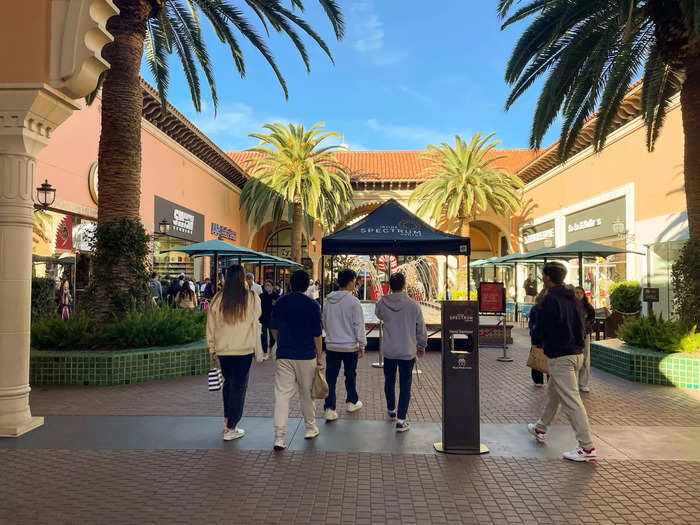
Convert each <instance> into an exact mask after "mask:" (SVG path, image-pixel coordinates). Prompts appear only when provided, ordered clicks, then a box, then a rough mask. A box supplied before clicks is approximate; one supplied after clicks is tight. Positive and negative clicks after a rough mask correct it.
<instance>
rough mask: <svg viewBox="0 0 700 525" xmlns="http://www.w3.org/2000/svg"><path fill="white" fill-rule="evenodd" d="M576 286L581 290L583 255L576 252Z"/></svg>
mask: <svg viewBox="0 0 700 525" xmlns="http://www.w3.org/2000/svg"><path fill="white" fill-rule="evenodd" d="M578 285H579V286H580V287H581V288H583V253H581V252H578Z"/></svg>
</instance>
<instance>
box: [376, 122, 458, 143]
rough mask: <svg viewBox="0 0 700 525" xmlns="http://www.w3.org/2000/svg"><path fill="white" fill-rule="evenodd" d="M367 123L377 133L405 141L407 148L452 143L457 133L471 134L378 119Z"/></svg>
mask: <svg viewBox="0 0 700 525" xmlns="http://www.w3.org/2000/svg"><path fill="white" fill-rule="evenodd" d="M366 125H367V127H368V128H369V129H371V130H372V131H374V132H376V133H379V134H381V135H384V136H386V137H389V138H392V139H398V140H402V141H405V142H406V147H407V148H408V147H420V148H424V147H426V146H427V145H428V144H439V143H440V142H449V143H452V142H454V135H455V133H457V134H459V135H460V136H461V137H462V138H465V137H470V136H471V133H469V132H466V131H457V132H454V131H453V132H444V131H440V130H435V129H430V128H426V127H423V126H412V125H404V124H392V123H384V122H380V121H378V120H377V119H369V120H367V122H366Z"/></svg>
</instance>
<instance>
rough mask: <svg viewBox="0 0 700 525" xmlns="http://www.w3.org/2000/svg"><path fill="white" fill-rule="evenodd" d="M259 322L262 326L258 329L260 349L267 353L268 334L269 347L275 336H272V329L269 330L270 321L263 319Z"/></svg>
mask: <svg viewBox="0 0 700 525" xmlns="http://www.w3.org/2000/svg"><path fill="white" fill-rule="evenodd" d="M260 324H261V326H262V329H261V330H260V340H261V341H262V349H263V352H265V353H267V346H268V345H267V341H268V334H269V337H270V339H269V341H270V347H272V345H274V344H275V338H274V337H272V330H270V321H263V322H261V323H260Z"/></svg>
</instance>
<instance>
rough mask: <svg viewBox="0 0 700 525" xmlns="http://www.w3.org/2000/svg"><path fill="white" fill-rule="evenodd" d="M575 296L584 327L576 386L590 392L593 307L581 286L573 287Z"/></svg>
mask: <svg viewBox="0 0 700 525" xmlns="http://www.w3.org/2000/svg"><path fill="white" fill-rule="evenodd" d="M574 293H575V294H576V298H577V299H578V300H579V301H580V302H581V307H582V309H583V326H584V327H585V328H586V333H585V334H584V338H583V342H584V346H583V366H582V367H581V370H579V372H578V388H579V390H580V391H581V392H590V391H591V388H590V387H589V386H588V382H589V381H590V379H591V334H592V333H593V323H594V322H595V308H593V305H592V304H591V300H590V298H589V297H588V295H586V290H584V289H583V288H582V287H581V286H577V287H576V288H574Z"/></svg>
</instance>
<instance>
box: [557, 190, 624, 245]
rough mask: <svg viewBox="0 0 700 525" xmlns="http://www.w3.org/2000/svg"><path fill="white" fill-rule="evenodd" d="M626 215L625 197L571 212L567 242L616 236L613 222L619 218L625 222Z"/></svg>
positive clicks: (568, 221) (568, 220) (568, 217)
mask: <svg viewBox="0 0 700 525" xmlns="http://www.w3.org/2000/svg"><path fill="white" fill-rule="evenodd" d="M625 216H626V206H625V198H624V197H620V198H619V199H615V200H612V201H608V202H604V203H603V204H599V205H597V206H593V207H591V208H587V209H585V210H581V211H577V212H575V213H571V214H569V215H567V216H566V243H567V244H568V243H571V242H575V241H597V240H602V239H606V238H609V237H616V236H617V233H616V232H615V230H614V228H613V224H614V223H615V221H618V220H619V221H621V222H622V223H623V224H624V223H625ZM625 226H626V225H625Z"/></svg>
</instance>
